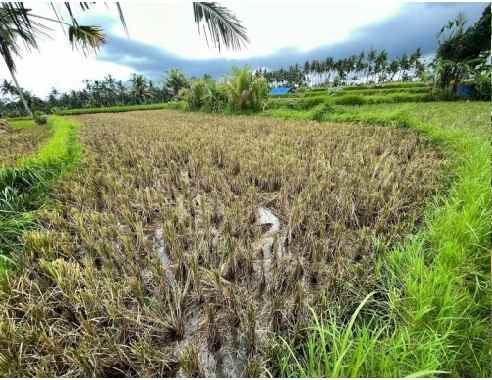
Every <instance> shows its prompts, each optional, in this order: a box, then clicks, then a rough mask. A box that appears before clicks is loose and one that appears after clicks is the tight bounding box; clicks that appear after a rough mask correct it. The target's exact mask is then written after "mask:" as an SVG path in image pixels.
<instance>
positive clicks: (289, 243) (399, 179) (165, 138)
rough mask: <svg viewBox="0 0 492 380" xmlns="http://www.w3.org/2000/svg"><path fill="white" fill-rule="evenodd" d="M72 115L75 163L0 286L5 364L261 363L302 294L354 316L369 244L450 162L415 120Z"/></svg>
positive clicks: (396, 223) (199, 370)
mask: <svg viewBox="0 0 492 380" xmlns="http://www.w3.org/2000/svg"><path fill="white" fill-rule="evenodd" d="M79 120H80V121H81V122H82V123H83V124H84V125H85V126H86V127H84V128H82V129H81V130H80V134H81V142H82V143H83V145H84V146H85V148H84V149H85V156H84V160H83V162H82V164H81V165H80V167H79V168H78V169H77V170H76V171H75V172H74V173H73V174H72V175H70V176H69V177H68V178H67V179H66V180H64V181H63V182H62V183H61V184H60V185H59V186H57V189H56V191H55V192H54V194H53V198H52V201H51V202H52V206H53V207H51V208H50V211H40V212H39V213H38V220H39V221H40V223H41V224H42V226H44V228H42V229H40V230H37V231H32V232H28V233H26V234H25V236H24V249H23V251H24V252H23V254H22V255H21V256H19V257H17V258H16V259H17V260H18V262H19V263H20V266H21V268H23V269H22V271H17V272H15V273H14V274H12V276H11V277H10V279H9V286H8V287H7V288H6V289H4V290H3V293H2V302H1V303H0V315H1V320H2V321H5V322H4V323H2V324H1V327H0V345H1V346H2V347H6V349H4V350H2V360H1V361H0V369H1V370H2V373H6V374H9V373H10V374H16V375H17V376H34V375H35V376H60V375H65V376H94V375H95V376H101V377H104V376H177V375H186V376H197V375H201V376H260V375H267V374H268V373H269V372H268V371H269V369H270V368H271V365H270V364H269V360H270V359H271V357H272V351H271V350H272V342H273V338H274V337H277V336H284V337H289V340H290V341H295V340H299V339H301V338H302V336H303V333H302V331H303V330H302V329H303V328H305V327H306V326H307V325H309V323H310V319H311V314H310V311H309V307H311V308H314V309H315V310H316V311H317V312H319V313H323V312H324V311H325V310H334V309H337V310H345V311H349V312H350V311H351V310H353V309H354V308H355V307H356V306H357V305H358V304H359V303H360V301H361V300H362V299H363V298H364V297H365V296H366V294H367V293H368V292H369V291H370V290H371V289H373V288H374V287H375V286H376V284H377V282H376V280H377V278H376V277H377V276H376V271H377V268H376V262H377V256H378V254H379V252H381V251H382V250H384V249H385V247H387V246H388V245H392V244H394V243H395V242H398V241H401V239H402V237H403V236H404V235H406V234H408V233H410V232H413V231H414V230H415V226H416V224H418V223H419V222H420V220H421V218H422V210H423V205H424V203H425V201H426V199H428V197H429V196H430V195H431V194H433V193H435V192H436V191H437V189H439V188H440V186H441V185H440V184H441V181H440V179H441V175H442V169H443V168H444V167H445V165H446V161H445V160H444V158H443V157H442V154H441V153H440V152H439V151H437V150H436V148H435V147H434V146H433V145H430V144H429V143H428V142H427V140H426V139H425V138H423V137H421V136H420V135H418V134H416V133H415V132H414V131H412V130H408V129H391V128H384V127H371V126H365V127H362V126H360V125H351V124H343V125H342V124H329V123H316V122H305V121H302V122H296V121H283V120H279V119H271V118H265V117H252V116H251V117H227V116H218V115H217V116H216V115H206V114H200V113H178V112H174V111H146V112H129V113H124V114H123V113H121V114H98V115H86V116H79ZM41 253H42V254H41ZM48 326H49V327H48ZM13 337H15V339H14V338H13Z"/></svg>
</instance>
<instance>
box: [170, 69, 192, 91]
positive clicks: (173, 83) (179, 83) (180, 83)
mask: <svg viewBox="0 0 492 380" xmlns="http://www.w3.org/2000/svg"><path fill="white" fill-rule="evenodd" d="M165 84H166V87H167V88H169V89H170V90H171V92H172V94H173V95H174V96H177V95H178V93H179V91H180V90H181V89H183V88H188V87H189V85H190V84H189V82H188V79H186V77H185V75H184V74H183V73H182V72H181V71H180V70H178V69H176V68H173V69H171V70H169V71H168V73H167V78H166V81H165Z"/></svg>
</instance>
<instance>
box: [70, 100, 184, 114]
mask: <svg viewBox="0 0 492 380" xmlns="http://www.w3.org/2000/svg"><path fill="white" fill-rule="evenodd" d="M182 107H183V104H182V103H181V102H168V103H156V104H137V105H131V106H114V107H101V108H74V109H69V110H63V111H60V115H83V114H92V113H118V112H129V111H149V110H160V109H181V108H182Z"/></svg>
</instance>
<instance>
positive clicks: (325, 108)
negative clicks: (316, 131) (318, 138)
mask: <svg viewBox="0 0 492 380" xmlns="http://www.w3.org/2000/svg"><path fill="white" fill-rule="evenodd" d="M334 110H335V109H334V108H333V106H332V105H330V104H329V103H323V104H319V105H317V106H316V107H315V108H314V109H313V110H312V111H311V119H312V120H316V121H323V120H324V118H325V115H326V114H328V113H331V112H333V111H334Z"/></svg>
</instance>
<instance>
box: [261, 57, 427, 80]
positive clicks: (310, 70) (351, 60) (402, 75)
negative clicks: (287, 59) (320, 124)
mask: <svg viewBox="0 0 492 380" xmlns="http://www.w3.org/2000/svg"><path fill="white" fill-rule="evenodd" d="M425 67H426V66H425V64H424V62H423V60H422V51H421V49H420V48H418V49H416V50H415V52H413V53H411V54H406V53H405V54H403V55H401V56H400V57H397V58H394V59H390V58H389V56H388V52H387V51H386V50H384V49H383V50H380V51H378V50H377V49H369V50H368V51H362V52H361V53H360V54H354V55H351V56H349V57H346V58H341V59H335V58H333V57H327V58H326V59H314V60H312V61H306V62H305V63H304V65H300V64H295V65H291V66H289V67H288V68H287V69H285V68H280V69H278V70H267V69H261V70H260V72H261V74H262V75H263V76H264V77H265V78H266V79H267V81H268V82H269V83H270V84H271V85H273V86H276V85H290V86H296V87H299V86H306V85H308V86H323V85H334V86H337V85H346V84H349V83H379V82H383V81H387V80H389V81H393V80H401V81H407V80H411V79H413V78H421V77H422V75H423V74H424V71H425Z"/></svg>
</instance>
